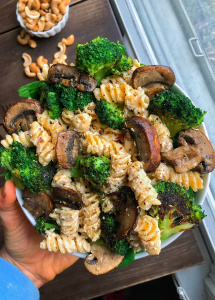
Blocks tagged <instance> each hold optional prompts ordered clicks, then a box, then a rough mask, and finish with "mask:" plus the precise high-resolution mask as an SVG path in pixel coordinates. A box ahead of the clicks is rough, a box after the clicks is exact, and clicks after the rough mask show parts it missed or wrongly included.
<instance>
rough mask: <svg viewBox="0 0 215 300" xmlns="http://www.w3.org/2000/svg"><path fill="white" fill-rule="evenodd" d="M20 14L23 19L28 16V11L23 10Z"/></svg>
mask: <svg viewBox="0 0 215 300" xmlns="http://www.w3.org/2000/svg"><path fill="white" fill-rule="evenodd" d="M19 14H20V16H21V17H22V18H23V19H24V18H26V13H25V11H24V10H23V11H22V12H20V13H19Z"/></svg>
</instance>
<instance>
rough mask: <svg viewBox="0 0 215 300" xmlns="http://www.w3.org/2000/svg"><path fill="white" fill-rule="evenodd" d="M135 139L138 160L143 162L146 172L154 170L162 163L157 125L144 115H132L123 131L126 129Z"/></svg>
mask: <svg viewBox="0 0 215 300" xmlns="http://www.w3.org/2000/svg"><path fill="white" fill-rule="evenodd" d="M127 130H128V131H129V133H130V135H131V136H132V138H133V139H134V143H135V145H136V147H137V157H138V160H139V161H141V162H142V163H143V169H144V170H145V172H153V171H154V170H155V169H156V168H157V167H158V166H159V164H160V161H161V155H160V143H159V138H158V133H157V131H156V129H155V127H154V126H153V125H152V124H151V123H150V122H149V121H148V120H146V119H144V118H142V117H131V118H129V119H127V120H126V121H125V122H124V124H123V131H124V134H125V135H126V131H127Z"/></svg>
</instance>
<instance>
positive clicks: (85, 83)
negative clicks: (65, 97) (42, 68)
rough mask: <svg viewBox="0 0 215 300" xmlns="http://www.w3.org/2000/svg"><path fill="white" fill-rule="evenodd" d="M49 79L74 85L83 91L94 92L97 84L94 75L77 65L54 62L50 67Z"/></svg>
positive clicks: (67, 85) (68, 85) (66, 84)
mask: <svg viewBox="0 0 215 300" xmlns="http://www.w3.org/2000/svg"><path fill="white" fill-rule="evenodd" d="M48 80H49V81H50V82H53V83H58V84H60V83H63V85H64V86H66V87H73V88H76V87H77V89H78V90H80V91H82V92H92V91H93V90H94V89H95V88H96V85H97V82H96V80H95V78H94V77H92V76H90V75H88V74H87V73H85V72H81V71H80V70H79V69H78V68H76V67H75V66H68V65H64V64H54V65H52V66H51V68H49V71H48Z"/></svg>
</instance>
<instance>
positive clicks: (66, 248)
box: [40, 230, 90, 254]
mask: <svg viewBox="0 0 215 300" xmlns="http://www.w3.org/2000/svg"><path fill="white" fill-rule="evenodd" d="M40 248H41V249H47V250H48V251H53V252H58V251H60V252H61V253H63V254H65V253H74V252H77V251H78V252H81V253H87V252H90V244H89V243H88V242H87V241H86V240H85V238H84V237H82V236H81V235H79V234H78V233H76V234H75V235H73V236H72V237H71V236H67V235H59V234H56V233H54V232H53V230H49V231H46V238H45V240H43V241H42V242H41V243H40Z"/></svg>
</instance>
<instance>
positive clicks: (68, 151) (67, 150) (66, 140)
mask: <svg viewBox="0 0 215 300" xmlns="http://www.w3.org/2000/svg"><path fill="white" fill-rule="evenodd" d="M79 145H80V138H79V135H78V134H77V133H76V132H75V131H73V130H70V129H68V130H63V131H61V132H59V133H58V136H57V143H56V149H55V150H56V156H57V161H58V164H59V165H60V166H62V167H63V168H65V169H71V168H72V167H73V166H74V164H75V162H76V159H77V157H78V154H79Z"/></svg>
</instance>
